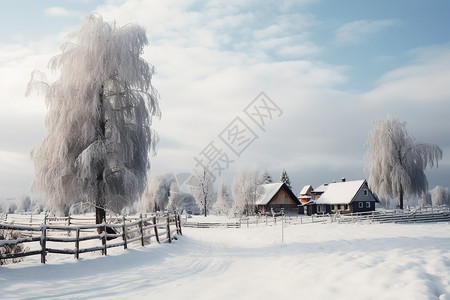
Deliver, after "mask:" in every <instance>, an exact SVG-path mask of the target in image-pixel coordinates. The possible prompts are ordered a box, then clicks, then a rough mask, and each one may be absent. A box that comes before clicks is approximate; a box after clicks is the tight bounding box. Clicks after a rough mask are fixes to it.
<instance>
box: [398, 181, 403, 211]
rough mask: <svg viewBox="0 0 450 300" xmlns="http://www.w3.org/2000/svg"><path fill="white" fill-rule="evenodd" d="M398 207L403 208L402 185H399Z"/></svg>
mask: <svg viewBox="0 0 450 300" xmlns="http://www.w3.org/2000/svg"><path fill="white" fill-rule="evenodd" d="M398 200H399V202H398V207H399V208H400V209H403V187H402V186H400V197H399V199H398Z"/></svg>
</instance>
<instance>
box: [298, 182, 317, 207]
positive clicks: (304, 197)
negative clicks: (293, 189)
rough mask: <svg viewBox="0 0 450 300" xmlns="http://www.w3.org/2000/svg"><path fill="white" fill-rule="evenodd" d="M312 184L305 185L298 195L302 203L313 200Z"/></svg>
mask: <svg viewBox="0 0 450 300" xmlns="http://www.w3.org/2000/svg"><path fill="white" fill-rule="evenodd" d="M313 190H314V189H313V187H312V185H305V186H304V187H303V188H302V190H301V191H300V194H299V196H298V200H300V203H301V204H305V203H308V202H309V201H310V200H311V192H312V191H313Z"/></svg>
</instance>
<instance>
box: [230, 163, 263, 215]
mask: <svg viewBox="0 0 450 300" xmlns="http://www.w3.org/2000/svg"><path fill="white" fill-rule="evenodd" d="M258 181H259V180H258V174H257V172H256V171H253V170H245V169H244V168H241V169H239V170H238V171H237V173H236V176H235V177H234V180H233V184H232V186H231V192H232V195H233V199H234V204H233V212H234V213H235V214H245V215H247V216H249V215H254V214H255V211H256V200H257V199H258V197H259V188H258V186H259V182H258Z"/></svg>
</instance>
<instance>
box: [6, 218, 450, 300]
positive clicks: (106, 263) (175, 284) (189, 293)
mask: <svg viewBox="0 0 450 300" xmlns="http://www.w3.org/2000/svg"><path fill="white" fill-rule="evenodd" d="M199 220H202V219H199ZM214 220H216V219H214ZM183 233H184V235H183V236H182V237H180V238H179V240H178V241H175V242H174V243H173V244H161V245H157V244H154V243H153V244H151V245H150V246H146V247H144V248H142V247H139V246H137V245H135V246H134V247H133V249H129V250H123V249H116V250H115V251H110V252H109V253H110V254H109V255H108V256H101V255H100V254H84V255H81V257H82V259H80V260H79V261H76V260H74V259H73V258H72V257H71V256H50V257H49V263H48V264H46V265H42V264H40V263H39V257H38V256H36V257H28V258H25V261H24V262H21V263H19V264H15V265H7V266H3V267H0V290H1V295H0V298H2V299H11V298H17V299H41V298H50V299H52V298H53V299H73V298H76V299H79V298H81V299H84V298H89V299H92V298H101V299H208V300H210V299H450V224H420V225H418V224H412V225H411V224H410V225H398V224H382V225H380V224H337V223H331V224H303V225H288V226H287V227H285V228H284V243H282V242H281V226H280V223H277V226H258V227H251V228H246V227H243V228H239V229H234V228H233V229H225V228H216V229H194V228H184V229H183Z"/></svg>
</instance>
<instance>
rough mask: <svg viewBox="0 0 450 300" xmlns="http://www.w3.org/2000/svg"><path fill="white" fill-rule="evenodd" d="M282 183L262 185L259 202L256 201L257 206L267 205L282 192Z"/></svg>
mask: <svg viewBox="0 0 450 300" xmlns="http://www.w3.org/2000/svg"><path fill="white" fill-rule="evenodd" d="M282 185H283V183H282V182H276V183H269V184H261V185H260V186H259V187H260V193H261V195H260V196H259V198H258V200H256V205H266V204H267V203H269V201H270V200H271V199H272V198H273V196H275V194H276V193H277V192H278V191H279V190H280V188H281V186H282Z"/></svg>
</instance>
